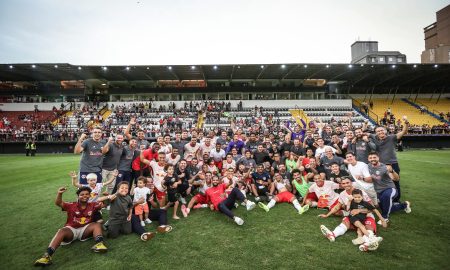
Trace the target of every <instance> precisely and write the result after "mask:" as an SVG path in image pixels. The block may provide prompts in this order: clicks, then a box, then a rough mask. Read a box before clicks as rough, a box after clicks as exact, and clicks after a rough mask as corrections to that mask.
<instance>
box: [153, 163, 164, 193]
mask: <svg viewBox="0 0 450 270" xmlns="http://www.w3.org/2000/svg"><path fill="white" fill-rule="evenodd" d="M150 167H152V170H153V184H155V187H156V188H157V189H158V190H159V191H161V192H163V191H164V188H163V186H162V184H163V182H164V177H165V176H166V172H165V171H164V166H160V165H159V164H158V162H156V161H154V160H152V161H150Z"/></svg>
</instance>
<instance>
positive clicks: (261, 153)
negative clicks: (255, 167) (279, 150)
mask: <svg viewBox="0 0 450 270" xmlns="http://www.w3.org/2000/svg"><path fill="white" fill-rule="evenodd" d="M253 159H254V160H255V162H256V164H261V163H264V162H266V161H269V159H270V158H269V153H268V152H267V151H266V149H264V144H262V143H261V144H259V145H258V147H257V149H256V150H255V151H254V152H253Z"/></svg>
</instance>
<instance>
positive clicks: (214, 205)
mask: <svg viewBox="0 0 450 270" xmlns="http://www.w3.org/2000/svg"><path fill="white" fill-rule="evenodd" d="M219 182H220V181H219V177H218V176H216V175H214V176H213V178H212V187H210V188H208V189H207V190H206V199H207V202H208V203H209V208H210V209H211V210H212V211H214V210H215V211H219V212H222V213H223V214H224V215H226V216H228V217H229V218H231V219H232V220H234V222H235V223H236V224H237V225H243V224H244V220H243V219H241V218H240V217H237V216H235V215H234V214H233V212H232V211H231V209H232V208H233V207H235V203H236V200H239V201H241V202H243V203H244V205H245V206H246V208H247V211H250V210H252V209H254V208H255V203H254V202H252V201H250V200H247V199H246V198H245V197H244V194H242V192H241V191H240V190H239V189H238V188H233V189H232V190H231V192H230V194H228V197H227V195H226V193H225V190H226V189H227V185H226V184H219Z"/></svg>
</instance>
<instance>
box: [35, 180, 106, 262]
mask: <svg viewBox="0 0 450 270" xmlns="http://www.w3.org/2000/svg"><path fill="white" fill-rule="evenodd" d="M66 190H67V189H66V188H65V187H61V188H59V190H58V195H57V196H56V200H55V204H56V205H57V206H59V207H61V209H62V210H63V211H66V212H67V221H66V224H65V225H64V227H63V228H61V229H59V230H58V232H57V233H56V234H55V236H54V237H53V239H52V241H51V242H50V245H49V246H48V248H47V252H46V253H45V254H44V256H42V258H40V259H38V260H37V261H36V262H35V263H34V265H36V266H44V265H49V264H51V263H52V255H53V253H55V251H56V249H57V248H58V247H59V246H60V245H68V244H70V243H71V242H72V241H74V240H77V239H78V240H80V241H86V240H88V239H89V238H91V237H94V240H95V242H96V244H95V245H94V246H93V247H92V248H91V249H92V250H93V251H94V252H106V251H107V250H108V249H107V248H106V246H105V245H104V244H103V236H102V227H101V225H100V224H99V223H96V222H93V215H94V212H95V211H98V210H100V209H101V208H102V205H103V204H102V203H99V202H88V201H89V198H90V197H91V189H90V188H89V187H80V188H79V189H78V190H77V195H78V201H76V202H64V201H63V200H62V194H63V193H64V192H65V191H66Z"/></svg>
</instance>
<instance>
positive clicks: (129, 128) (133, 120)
mask: <svg viewBox="0 0 450 270" xmlns="http://www.w3.org/2000/svg"><path fill="white" fill-rule="evenodd" d="M134 124H136V117H131V119H130V122H129V123H128V126H127V128H126V129H125V137H127V139H128V140H131V138H132V137H133V136H131V133H130V131H131V126H133V125H134Z"/></svg>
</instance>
